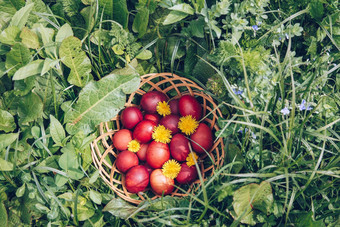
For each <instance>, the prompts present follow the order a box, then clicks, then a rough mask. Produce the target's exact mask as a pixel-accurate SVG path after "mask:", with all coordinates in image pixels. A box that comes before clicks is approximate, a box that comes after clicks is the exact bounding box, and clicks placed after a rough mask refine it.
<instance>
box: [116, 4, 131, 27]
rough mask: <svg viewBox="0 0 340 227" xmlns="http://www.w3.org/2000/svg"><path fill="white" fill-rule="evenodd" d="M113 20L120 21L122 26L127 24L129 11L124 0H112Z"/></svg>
mask: <svg viewBox="0 0 340 227" xmlns="http://www.w3.org/2000/svg"><path fill="white" fill-rule="evenodd" d="M112 9H113V20H115V21H117V22H118V23H120V24H121V25H122V26H123V28H126V27H127V25H128V19H129V11H128V8H127V4H126V0H113V5H112Z"/></svg>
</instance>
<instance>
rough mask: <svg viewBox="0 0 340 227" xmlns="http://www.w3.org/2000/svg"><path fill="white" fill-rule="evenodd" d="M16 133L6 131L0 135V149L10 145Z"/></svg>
mask: <svg viewBox="0 0 340 227" xmlns="http://www.w3.org/2000/svg"><path fill="white" fill-rule="evenodd" d="M18 136H19V134H18V133H7V134H2V135H0V151H2V150H3V149H5V148H6V147H8V146H9V145H11V144H12V143H13V142H14V141H15V140H16V139H17V138H18Z"/></svg>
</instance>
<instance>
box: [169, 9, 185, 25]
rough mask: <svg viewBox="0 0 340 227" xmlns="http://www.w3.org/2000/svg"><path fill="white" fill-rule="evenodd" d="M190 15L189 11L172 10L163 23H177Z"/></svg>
mask: <svg viewBox="0 0 340 227" xmlns="http://www.w3.org/2000/svg"><path fill="white" fill-rule="evenodd" d="M187 16H188V14H187V13H183V12H180V11H171V12H170V13H169V14H168V16H166V18H165V20H164V22H163V25H169V24H173V23H176V22H178V21H180V20H182V19H184V18H186V17H187Z"/></svg>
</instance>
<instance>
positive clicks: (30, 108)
mask: <svg viewBox="0 0 340 227" xmlns="http://www.w3.org/2000/svg"><path fill="white" fill-rule="evenodd" d="M43 106H44V105H43V102H42V100H41V98H40V97H39V96H38V95H36V94H35V93H33V92H30V93H29V94H27V95H25V96H23V97H22V98H21V99H20V100H19V104H18V115H19V117H20V118H19V123H21V124H25V123H28V122H31V121H35V120H37V119H38V118H39V117H41V116H42V115H43Z"/></svg>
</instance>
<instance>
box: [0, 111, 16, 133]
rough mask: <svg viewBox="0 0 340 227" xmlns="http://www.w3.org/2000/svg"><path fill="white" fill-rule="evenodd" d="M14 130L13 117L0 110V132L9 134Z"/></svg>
mask: <svg viewBox="0 0 340 227" xmlns="http://www.w3.org/2000/svg"><path fill="white" fill-rule="evenodd" d="M15 128H16V124H15V122H14V117H13V116H12V114H10V113H9V112H7V111H6V110H0V130H3V131H5V132H11V131H13V130H14V129H15Z"/></svg>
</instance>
